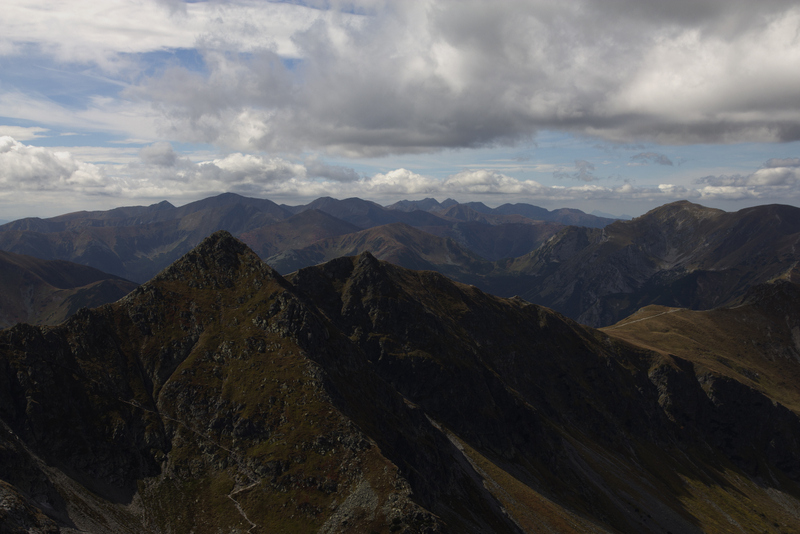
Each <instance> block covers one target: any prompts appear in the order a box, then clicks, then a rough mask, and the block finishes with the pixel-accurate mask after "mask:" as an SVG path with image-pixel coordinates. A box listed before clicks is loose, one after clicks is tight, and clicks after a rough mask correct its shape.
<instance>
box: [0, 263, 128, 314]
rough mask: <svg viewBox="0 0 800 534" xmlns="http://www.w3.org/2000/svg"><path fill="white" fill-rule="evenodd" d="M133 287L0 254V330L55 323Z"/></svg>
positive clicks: (84, 270)
mask: <svg viewBox="0 0 800 534" xmlns="http://www.w3.org/2000/svg"><path fill="white" fill-rule="evenodd" d="M136 286H137V284H134V283H133V282H129V281H128V280H124V279H122V278H119V277H116V276H112V275H110V274H106V273H104V272H101V271H98V270H97V269H93V268H91V267H86V266H84V265H77V264H74V263H70V262H66V261H57V260H55V261H45V260H40V259H38V258H33V257H30V256H23V255H21V254H13V253H10V252H2V251H0V328H6V327H8V326H11V325H13V324H16V323H33V324H58V323H60V322H62V321H64V320H65V319H66V318H67V317H69V316H70V315H72V314H73V313H75V312H76V311H78V309H80V308H83V307H90V308H94V307H97V306H100V305H102V304H106V303H108V302H114V301H115V300H118V299H120V298H122V297H124V296H125V295H127V294H128V293H130V292H131V291H133V290H134V289H135V288H136Z"/></svg>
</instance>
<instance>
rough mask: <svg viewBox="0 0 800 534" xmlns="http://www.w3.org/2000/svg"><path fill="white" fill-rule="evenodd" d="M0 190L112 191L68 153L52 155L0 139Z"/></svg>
mask: <svg viewBox="0 0 800 534" xmlns="http://www.w3.org/2000/svg"><path fill="white" fill-rule="evenodd" d="M0 189H2V190H5V191H8V190H14V191H55V190H71V191H82V192H98V193H100V192H103V193H111V192H114V190H115V189H116V188H115V187H114V186H113V185H112V184H111V183H109V181H108V180H106V177H105V176H103V173H102V172H101V171H100V169H99V168H98V167H97V166H95V165H92V164H89V163H84V162H82V161H78V160H76V159H74V158H73V157H72V155H71V154H70V153H69V152H53V151H50V150H48V149H45V148H39V147H31V146H27V145H24V144H22V143H20V142H18V141H16V140H14V139H13V138H11V137H8V136H3V137H0Z"/></svg>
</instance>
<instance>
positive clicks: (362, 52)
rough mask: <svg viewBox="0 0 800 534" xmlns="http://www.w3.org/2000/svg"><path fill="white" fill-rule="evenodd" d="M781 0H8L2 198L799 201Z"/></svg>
mask: <svg viewBox="0 0 800 534" xmlns="http://www.w3.org/2000/svg"><path fill="white" fill-rule="evenodd" d="M799 140H800V6H798V5H797V3H796V1H782V0H767V1H763V2H759V3H753V2H745V1H740V0H733V1H731V0H692V1H688V0H687V1H675V2H663V1H661V2H659V1H656V0H607V1H604V2H600V1H598V0H593V1H587V0H559V1H555V0H525V1H511V0H508V1H499V2H488V1H484V0H462V1H450V0H437V1H432V0H431V1H425V0H417V1H413V2H397V1H395V2H388V1H380V0H363V1H353V2H336V1H327V2H322V1H320V2H304V3H299V2H291V3H282V2H266V1H259V0H248V1H230V2H218V1H207V2H202V1H201V2H191V3H184V2H181V1H179V0H160V1H158V0H150V1H148V0H141V1H133V0H130V1H125V0H119V1H115V2H107V3H97V2H89V1H86V0H69V1H61V2H58V1H48V2H44V1H39V0H26V1H21V0H19V1H18V0H10V1H9V2H6V3H4V14H3V17H2V19H0V219H6V220H10V219H14V218H19V217H24V216H52V215H56V214H60V213H64V212H68V211H75V210H79V209H109V208H112V207H115V206H120V205H133V204H150V203H154V202H158V201H161V200H164V199H166V200H169V201H170V202H173V203H174V204H176V205H180V204H183V203H186V202H190V201H192V200H196V199H199V198H203V197H206V196H209V195H213V194H217V193H221V192H225V191H233V192H238V193H241V194H245V195H248V196H257V197H263V198H270V199H272V200H275V201H277V202H284V203H289V204H299V203H305V202H308V201H310V200H313V199H314V198H317V197H319V196H324V195H327V196H334V197H337V198H346V197H350V196H359V197H362V198H368V199H371V200H375V201H377V202H379V203H382V204H389V203H392V202H395V201H397V200H400V199H420V198H424V197H428V196H432V197H435V198H437V199H439V200H444V199H445V198H448V197H450V198H454V199H456V200H459V201H473V200H479V201H482V202H484V203H486V204H488V205H490V206H496V205H499V204H502V203H505V202H529V203H532V204H536V205H540V206H543V207H547V208H550V209H553V208H557V207H564V206H568V207H577V208H580V209H583V210H585V211H587V212H590V211H593V210H599V211H603V212H606V213H612V214H618V215H619V214H630V215H639V214H641V213H644V212H645V211H647V210H649V209H652V208H653V207H656V206H658V205H661V204H664V203H666V202H671V201H674V200H679V199H689V200H692V201H694V202H698V203H700V204H704V205H708V206H714V207H718V208H722V209H725V210H729V211H733V210H737V209H741V208H743V207H747V206H752V205H757V204H766V203H776V202H777V203H788V204H793V205H800V141H799Z"/></svg>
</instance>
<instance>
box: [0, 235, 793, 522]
mask: <svg viewBox="0 0 800 534" xmlns="http://www.w3.org/2000/svg"><path fill="white" fill-rule="evenodd" d="M0 423H1V424H2V426H3V429H2V430H3V431H2V432H0V455H2V460H3V461H2V462H0V481H1V482H0V493H1V494H2V496H3V502H4V503H5V504H4V508H3V509H2V510H3V511H2V512H0V513H1V514H4V515H0V527H2V528H6V529H7V530H9V531H24V530H25V529H27V530H31V529H33V528H40V529H41V530H45V529H49V530H50V531H51V532H57V531H59V530H61V531H64V532H69V531H70V529H73V531H74V530H84V531H90V532H189V531H193V532H197V533H203V532H218V531H223V532H230V531H235V530H238V531H249V532H281V531H285V532H372V531H374V532H409V533H410V532H419V533H422V532H458V533H461V532H631V533H633V532H636V533H640V532H658V533H667V532H673V533H675V532H686V533H692V532H729V531H730V528H731V525H736V526H737V528H739V529H741V530H744V531H748V532H762V531H764V530H766V531H768V532H777V530H778V529H780V530H782V531H791V530H796V529H798V528H800V514H798V513H797V509H798V506H800V500H798V496H800V488H798V485H797V481H798V480H800V449H799V448H798V443H800V420H798V418H797V416H796V415H795V414H794V413H792V412H791V411H789V410H788V409H786V408H784V407H783V406H782V405H780V404H773V403H772V402H771V401H770V400H769V399H768V398H767V397H764V396H763V395H762V394H760V393H759V392H757V391H755V390H753V389H751V388H749V387H747V386H746V385H743V384H742V383H740V382H739V381H737V380H735V379H734V378H730V377H726V376H723V375H718V374H715V373H712V372H709V371H706V370H702V369H700V368H699V367H697V366H695V365H693V364H692V363H691V362H689V361H687V360H684V359H681V358H678V357H673V356H666V355H663V354H660V353H658V352H653V351H648V350H643V349H641V348H636V347H634V346H632V345H630V344H628V343H626V342H624V341H616V340H614V339H612V338H609V337H607V336H606V335H605V334H603V333H601V332H598V331H595V330H592V329H590V328H586V327H583V326H581V325H579V324H577V323H575V322H573V321H570V320H568V319H565V318H564V317H562V316H560V315H558V314H557V313H554V312H552V311H550V310H547V309H545V308H541V307H539V306H535V305H532V304H529V303H526V302H524V301H522V300H520V299H501V298H497V297H492V296H490V295H487V294H485V293H482V292H481V291H479V290H477V289H476V288H474V287H470V286H465V285H461V284H457V283H454V282H451V281H450V280H448V279H447V278H445V277H444V276H442V275H440V274H437V273H433V272H416V271H410V270H406V269H403V268H400V267H397V266H394V265H392V264H389V263H384V262H380V261H378V260H377V259H376V258H375V257H374V256H372V255H371V254H368V253H364V254H361V255H359V256H357V257H343V258H338V259H335V260H333V261H330V262H328V263H325V264H323V265H319V266H315V267H309V268H307V269H302V270H300V271H298V272H297V273H295V274H293V275H292V276H291V277H289V278H287V279H284V278H282V277H281V276H280V275H278V274H277V273H276V272H275V271H274V270H272V269H271V268H270V267H268V266H267V265H266V264H264V263H263V262H261V261H260V260H259V259H258V257H257V256H256V255H255V254H254V253H253V252H252V251H250V250H249V249H248V248H247V247H246V246H244V245H243V244H242V243H241V242H239V241H237V240H235V239H233V238H232V237H231V236H230V235H229V234H226V233H216V234H214V235H212V236H211V237H210V238H208V239H206V240H205V241H203V242H202V243H201V245H199V246H198V247H197V248H196V249H194V250H193V251H192V252H191V253H189V254H187V255H186V256H184V257H183V258H182V259H181V260H179V261H178V262H176V263H175V264H174V265H173V266H171V267H170V268H168V269H167V270H165V271H163V272H162V273H161V274H159V275H158V276H157V277H156V278H155V279H153V280H152V281H150V282H148V283H147V284H144V285H143V286H140V287H139V288H138V289H136V290H135V291H134V292H133V293H131V294H130V295H129V296H127V297H125V298H124V299H123V300H121V301H119V302H117V303H114V304H111V305H107V306H104V307H101V308H98V309H97V310H84V311H82V312H80V313H78V314H77V315H75V316H73V317H72V318H71V319H70V320H69V321H67V322H66V323H64V324H63V325H60V326H58V327H31V326H27V325H18V326H16V327H14V328H11V329H8V330H5V331H2V332H0ZM774 525H777V527H776V526H774ZM13 529H16V530H13Z"/></svg>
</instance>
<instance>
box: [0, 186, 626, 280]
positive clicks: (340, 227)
mask: <svg viewBox="0 0 800 534" xmlns="http://www.w3.org/2000/svg"><path fill="white" fill-rule="evenodd" d="M433 202H436V201H433ZM451 204H452V205H451V206H450V207H451V208H455V209H454V210H453V211H452V212H451V213H447V212H446V210H445V212H441V210H440V208H441V205H439V204H438V203H436V206H433V205H432V208H435V209H432V210H431V211H421V210H400V209H391V207H390V208H384V207H383V206H380V205H378V204H376V203H374V202H369V201H366V200H361V199H358V198H350V199H346V200H336V199H333V198H328V197H326V198H320V199H317V200H315V201H314V202H312V203H310V204H307V205H304V206H286V205H281V206H279V205H278V204H275V203H274V202H272V201H270V200H265V199H254V198H247V197H242V196H240V195H236V194H233V193H225V194H222V195H219V196H216V197H212V198H207V199H204V200H200V201H197V202H193V203H191V204H187V205H185V206H182V207H180V208H176V207H174V206H172V205H171V204H170V203H168V202H166V201H165V202H161V203H159V204H154V205H152V206H135V207H126V208H116V209H113V210H109V211H96V212H76V213H70V214H66V215H61V216H58V217H52V218H49V219H38V218H27V219H20V220H17V221H13V222H11V223H8V224H5V225H2V226H0V250H7V251H10V252H15V253H18V254H26V255H30V256H34V257H38V258H42V259H61V260H67V261H72V262H75V263H79V264H82V265H90V266H92V267H95V268H97V269H100V270H102V271H105V272H108V273H111V274H114V275H117V276H121V277H124V278H127V279H129V280H133V281H136V282H139V283H141V282H145V281H147V280H149V279H150V278H152V277H153V276H155V274H156V273H158V271H160V270H161V269H163V268H165V267H167V266H168V265H169V264H171V263H172V262H174V261H175V260H177V259H178V258H179V257H180V256H182V255H183V254H185V253H186V252H188V251H189V250H190V249H191V248H192V247H194V246H195V245H197V244H198V243H199V242H200V241H201V240H202V239H203V238H205V237H206V236H208V235H209V234H211V233H212V232H215V231H217V230H226V231H229V232H231V233H232V234H234V235H236V236H242V237H243V239H245V240H246V242H247V243H248V244H249V245H251V246H252V247H253V248H254V249H255V250H257V251H258V252H259V254H261V255H262V257H265V258H266V257H270V256H273V255H276V254H280V253H283V252H287V251H292V250H299V249H302V248H304V247H306V246H308V245H311V244H313V243H314V242H315V241H317V240H319V239H323V238H331V237H336V236H340V235H346V234H351V233H354V232H358V231H360V230H366V229H370V228H374V227H376V226H381V225H386V224H394V223H403V224H406V225H408V226H412V227H416V228H420V229H423V230H425V231H428V232H431V233H434V234H435V235H438V236H440V237H451V238H453V239H455V240H456V241H457V243H459V244H460V245H461V246H462V247H465V248H467V249H470V250H471V249H472V247H475V248H476V249H479V250H480V251H479V252H477V251H476V253H479V254H485V255H486V259H489V260H494V259H499V258H500V257H505V256H504V254H506V253H509V254H513V255H518V254H521V253H524V252H530V251H531V250H534V249H535V248H536V247H538V246H539V245H540V244H541V243H542V241H543V240H544V239H547V238H549V237H550V236H552V235H553V234H555V233H556V232H558V231H559V230H561V229H562V228H563V227H564V224H573V223H574V221H575V220H580V221H581V224H588V225H590V226H592V227H602V226H604V225H606V224H608V223H610V222H611V220H610V219H603V218H600V217H595V216H592V215H587V214H585V213H583V212H579V211H577V210H556V211H555V212H548V211H547V210H544V209H542V208H537V207H536V206H530V205H527V204H516V205H514V206H511V205H505V206H501V207H500V208H496V209H495V210H492V209H490V208H487V207H486V206H484V205H483V204H479V203H471V204H469V205H458V204H455V203H454V201H453V202H452V203H451ZM474 208H477V209H478V210H480V211H476V210H475V209H474ZM315 212H316V214H315ZM523 212H525V213H528V212H530V213H531V214H533V213H535V214H537V215H538V214H541V215H542V216H543V217H545V218H544V219H535V220H534V219H530V218H528V217H527V216H525V215H524V214H523ZM326 215H327V217H326ZM544 221H546V222H544ZM474 222H480V223H481V225H480V227H476V225H475V224H472V223H474ZM507 223H508V224H511V225H512V226H508V227H507V226H506V224H507ZM528 225H535V226H538V227H539V228H536V229H535V230H532V229H528V228H525V226H528ZM483 226H500V227H501V228H498V229H495V230H486V229H484V228H483ZM473 228H478V229H477V230H473ZM487 232H488V233H491V232H494V233H495V234H497V236H498V237H499V238H500V239H502V240H505V241H506V242H510V241H513V244H511V243H509V244H507V245H506V246H505V247H503V246H487V244H486V241H487V240H490V241H491V240H494V239H493V235H489V234H487ZM515 232H517V233H518V234H519V236H516V235H514V234H515ZM475 233H477V235H476V234H475Z"/></svg>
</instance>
